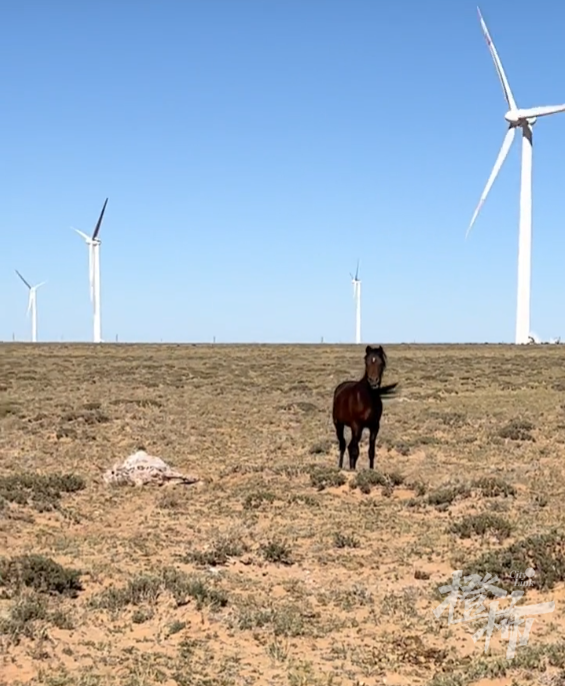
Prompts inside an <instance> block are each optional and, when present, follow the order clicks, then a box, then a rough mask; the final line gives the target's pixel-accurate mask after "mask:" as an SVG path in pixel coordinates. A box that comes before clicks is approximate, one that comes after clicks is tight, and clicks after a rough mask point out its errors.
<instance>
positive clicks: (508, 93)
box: [477, 7, 518, 110]
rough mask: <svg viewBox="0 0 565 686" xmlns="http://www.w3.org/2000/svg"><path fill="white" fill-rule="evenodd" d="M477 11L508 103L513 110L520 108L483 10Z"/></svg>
mask: <svg viewBox="0 0 565 686" xmlns="http://www.w3.org/2000/svg"><path fill="white" fill-rule="evenodd" d="M477 12H478V13H479V20H480V22H481V28H482V29H483V34H484V36H485V39H486V41H487V45H488V49H489V50H490V54H491V55H492V59H493V61H494V66H495V67H496V71H497V73H498V78H499V79H500V83H501V85H502V90H503V91H504V97H505V98H506V102H507V103H508V107H509V109H511V110H515V109H518V108H517V107H516V101H515V100H514V96H513V95H512V91H511V90H510V86H509V85H508V79H507V78H506V74H505V73H504V69H503V68H502V62H501V61H500V57H499V56H498V53H497V52H496V48H495V47H494V43H493V42H492V38H491V37H490V33H489V32H488V29H487V25H486V24H485V20H484V19H483V15H482V14H481V10H480V9H479V8H478V7H477Z"/></svg>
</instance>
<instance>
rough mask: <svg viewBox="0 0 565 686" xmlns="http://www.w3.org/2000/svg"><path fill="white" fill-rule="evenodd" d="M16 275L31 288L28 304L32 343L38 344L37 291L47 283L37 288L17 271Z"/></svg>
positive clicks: (38, 285) (39, 284) (43, 282)
mask: <svg viewBox="0 0 565 686" xmlns="http://www.w3.org/2000/svg"><path fill="white" fill-rule="evenodd" d="M16 274H17V275H18V276H19V277H20V279H21V280H22V281H23V282H24V283H25V285H26V286H27V287H28V288H29V300H28V304H27V314H29V313H30V312H31V342H32V343H37V300H36V292H37V289H38V288H39V287H40V286H43V285H44V284H46V283H47V281H42V282H41V283H38V284H37V286H32V285H31V284H29V283H28V282H27V281H26V280H25V279H24V277H23V276H22V275H21V274H20V272H19V271H18V270H17V269H16Z"/></svg>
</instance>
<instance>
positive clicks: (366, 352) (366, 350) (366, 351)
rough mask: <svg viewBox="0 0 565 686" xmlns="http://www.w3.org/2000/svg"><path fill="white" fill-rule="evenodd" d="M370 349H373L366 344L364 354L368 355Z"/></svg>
mask: <svg viewBox="0 0 565 686" xmlns="http://www.w3.org/2000/svg"><path fill="white" fill-rule="evenodd" d="M372 350H373V348H371V346H370V345H368V346H367V347H366V348H365V355H368V354H369V353H370V352H372Z"/></svg>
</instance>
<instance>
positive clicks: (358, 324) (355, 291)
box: [349, 260, 361, 343]
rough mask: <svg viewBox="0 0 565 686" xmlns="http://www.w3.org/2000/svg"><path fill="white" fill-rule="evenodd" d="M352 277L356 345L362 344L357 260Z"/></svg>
mask: <svg viewBox="0 0 565 686" xmlns="http://www.w3.org/2000/svg"><path fill="white" fill-rule="evenodd" d="M349 276H351V283H352V284H353V297H354V298H355V343H361V281H360V279H359V260H357V270H356V271H355V276H353V274H351V272H350V273H349Z"/></svg>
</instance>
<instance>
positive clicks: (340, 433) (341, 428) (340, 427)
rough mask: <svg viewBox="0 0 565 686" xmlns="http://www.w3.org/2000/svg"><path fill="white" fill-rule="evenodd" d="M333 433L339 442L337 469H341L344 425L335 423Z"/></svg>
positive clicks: (343, 449) (343, 451) (343, 448)
mask: <svg viewBox="0 0 565 686" xmlns="http://www.w3.org/2000/svg"><path fill="white" fill-rule="evenodd" d="M335 432H336V434H337V440H338V442H339V468H340V469H343V456H344V454H345V446H346V443H345V424H342V423H341V422H335Z"/></svg>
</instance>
